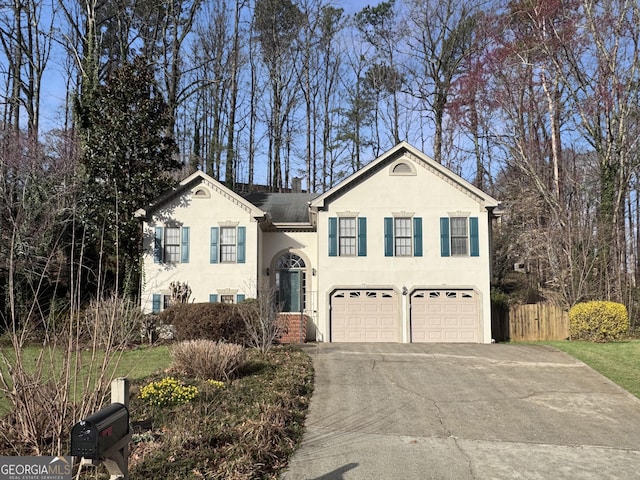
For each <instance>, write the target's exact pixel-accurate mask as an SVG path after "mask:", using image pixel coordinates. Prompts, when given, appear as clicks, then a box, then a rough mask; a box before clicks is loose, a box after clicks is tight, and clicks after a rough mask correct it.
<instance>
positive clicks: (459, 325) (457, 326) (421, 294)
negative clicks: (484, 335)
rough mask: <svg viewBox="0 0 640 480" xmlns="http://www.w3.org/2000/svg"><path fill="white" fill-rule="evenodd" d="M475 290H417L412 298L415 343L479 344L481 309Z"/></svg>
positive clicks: (412, 323) (412, 324)
mask: <svg viewBox="0 0 640 480" xmlns="http://www.w3.org/2000/svg"><path fill="white" fill-rule="evenodd" d="M478 300H479V299H478V294H477V293H476V292H474V291H473V290H463V289H446V290H418V291H416V292H413V293H412V295H411V341H412V342H460V343H461V342H464V343H478V342H479V335H480V309H479V306H478Z"/></svg>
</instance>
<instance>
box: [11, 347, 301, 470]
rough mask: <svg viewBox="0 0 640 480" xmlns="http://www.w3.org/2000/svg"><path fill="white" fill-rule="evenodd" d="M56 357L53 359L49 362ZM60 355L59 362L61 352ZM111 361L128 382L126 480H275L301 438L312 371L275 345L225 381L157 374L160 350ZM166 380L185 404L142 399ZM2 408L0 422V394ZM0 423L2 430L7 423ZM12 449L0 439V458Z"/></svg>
mask: <svg viewBox="0 0 640 480" xmlns="http://www.w3.org/2000/svg"><path fill="white" fill-rule="evenodd" d="M39 350H40V349H37V348H33V349H32V348H28V349H26V350H25V352H24V359H25V363H26V364H29V365H30V364H31V363H32V362H33V359H35V358H36V357H37V355H38V352H39ZM5 353H7V352H5ZM85 353H86V354H87V355H88V354H89V353H90V352H85ZM57 355H58V354H55V353H53V354H52V358H51V361H52V362H54V363H55V361H56V356H57ZM59 355H60V358H61V355H62V353H61V352H60V353H59ZM115 363H117V367H116V369H115V372H114V376H127V377H128V378H129V380H130V381H131V390H130V421H131V425H132V430H133V433H134V435H133V441H132V443H131V444H130V456H129V473H130V475H129V478H131V479H132V480H134V479H145V480H146V479H150V478H163V479H190V478H194V479H195V478H212V479H215V478H219V479H229V480H234V479H276V478H278V477H279V475H280V473H281V471H282V469H283V468H284V467H285V466H286V465H287V462H288V459H289V456H290V455H291V454H292V453H293V451H294V449H295V447H296V446H297V444H298V443H299V442H300V440H301V438H302V432H303V426H304V419H305V416H306V412H307V407H308V403H309V398H310V396H311V392H312V389H313V367H312V361H311V358H310V357H309V356H308V355H307V354H305V353H304V352H302V351H301V350H299V349H296V348H292V347H274V348H272V349H271V351H270V352H269V353H268V354H266V355H262V354H260V353H259V352H258V351H257V350H253V349H251V350H248V358H247V362H246V363H245V364H244V367H243V368H242V369H241V370H240V371H239V373H238V375H237V376H236V377H235V378H234V379H232V380H230V381H227V382H213V381H204V380H196V379H195V378H189V377H184V376H180V375H179V374H178V373H176V372H173V373H171V374H169V373H164V372H165V371H166V370H167V368H168V367H169V366H170V364H171V357H170V355H169V350H168V348H167V347H166V346H161V347H141V348H137V349H132V350H127V351H125V352H123V354H122V357H121V358H120V359H119V361H118V362H115V361H114V364H115ZM5 368H6V367H5ZM5 371H6V370H5ZM56 375H57V374H56ZM169 375H171V376H172V377H174V378H175V380H176V381H177V382H180V383H182V384H184V385H185V386H186V387H187V389H190V390H186V391H188V392H190V393H189V394H188V395H186V396H183V397H182V399H184V398H188V399H189V400H190V401H188V402H186V403H183V404H175V403H174V404H169V405H166V406H159V405H158V402H156V404H155V405H154V404H152V402H149V399H148V398H141V396H140V392H141V390H142V389H143V388H144V387H145V386H146V385H149V383H151V382H158V383H159V384H161V385H162V383H161V382H162V381H163V379H165V378H166V377H167V376H169ZM165 384H166V381H165ZM193 387H195V388H197V392H196V390H195V389H194V388H193ZM194 392H196V393H194ZM3 402H4V408H5V410H4V412H2V413H0V416H2V415H3V414H6V413H7V411H8V406H9V405H8V402H6V399H4V398H1V395H0V404H2V403H3ZM178 403H179V402H178ZM3 420H5V423H4V425H10V424H11V421H6V420H7V419H3ZM9 420H10V419H9ZM68 420H69V422H71V423H73V422H74V421H77V419H72V418H69V419H68ZM71 426H72V425H71V424H69V425H68V428H69V430H70V429H71ZM4 433H5V435H4V437H5V438H9V437H7V435H6V434H7V432H4ZM62 445H63V446H62V453H63V454H68V451H69V448H70V447H69V445H68V436H65V438H63V440H62ZM13 448H14V447H13V446H12V445H11V444H10V443H7V442H6V441H5V442H4V443H3V442H1V441H0V455H15V454H16V453H15V451H14V449H13ZM105 475H106V471H105V469H104V468H103V467H100V468H99V471H98V472H94V471H92V469H83V472H82V475H81V476H80V478H108V477H107V476H105Z"/></svg>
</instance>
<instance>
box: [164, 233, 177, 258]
mask: <svg viewBox="0 0 640 480" xmlns="http://www.w3.org/2000/svg"><path fill="white" fill-rule="evenodd" d="M164 261H165V262H166V263H178V262H180V229H179V228H175V227H167V228H165V229H164Z"/></svg>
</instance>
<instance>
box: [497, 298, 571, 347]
mask: <svg viewBox="0 0 640 480" xmlns="http://www.w3.org/2000/svg"><path fill="white" fill-rule="evenodd" d="M491 328H492V337H493V338H494V339H495V340H496V341H507V340H511V341H514V342H530V341H537V340H564V339H566V338H568V337H569V314H568V312H567V311H565V310H564V309H563V308H562V307H559V306H557V305H553V304H551V303H534V304H529V305H512V306H510V307H509V308H508V309H505V308H501V307H498V306H495V305H494V306H492V308H491Z"/></svg>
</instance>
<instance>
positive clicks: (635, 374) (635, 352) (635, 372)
mask: <svg viewBox="0 0 640 480" xmlns="http://www.w3.org/2000/svg"><path fill="white" fill-rule="evenodd" d="M542 343H544V344H545V345H551V346H553V347H555V348H557V349H558V350H562V351H563V352H566V353H568V354H569V355H571V356H573V357H575V358H577V359H578V360H581V361H583V362H584V363H586V364H587V365H589V366H590V367H591V368H593V369H594V370H596V371H598V372H600V373H601V374H602V375H604V376H605V377H607V378H608V379H609V380H611V381H613V382H614V383H616V384H618V385H620V386H621V387H622V388H624V389H625V390H627V391H628V392H631V393H632V394H634V395H635V396H636V397H640V340H628V341H623V342H610V343H592V342H582V341H571V342H569V341H557V342H542Z"/></svg>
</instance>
